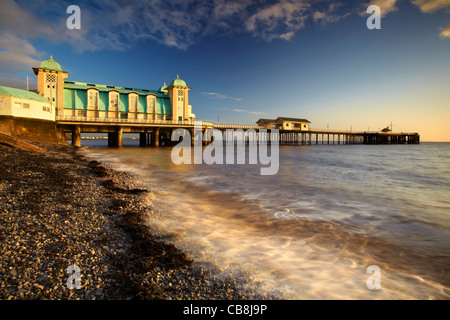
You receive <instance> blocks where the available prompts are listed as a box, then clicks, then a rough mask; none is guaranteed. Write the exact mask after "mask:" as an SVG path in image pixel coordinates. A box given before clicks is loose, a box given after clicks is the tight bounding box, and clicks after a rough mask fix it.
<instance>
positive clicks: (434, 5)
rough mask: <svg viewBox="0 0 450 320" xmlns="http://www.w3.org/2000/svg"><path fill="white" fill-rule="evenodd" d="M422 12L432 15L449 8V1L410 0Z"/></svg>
mask: <svg viewBox="0 0 450 320" xmlns="http://www.w3.org/2000/svg"><path fill="white" fill-rule="evenodd" d="M411 2H412V3H413V4H415V5H416V6H418V7H419V8H420V10H421V11H422V12H426V13H432V12H435V11H437V10H439V9H443V8H447V7H450V0H412V1H411Z"/></svg>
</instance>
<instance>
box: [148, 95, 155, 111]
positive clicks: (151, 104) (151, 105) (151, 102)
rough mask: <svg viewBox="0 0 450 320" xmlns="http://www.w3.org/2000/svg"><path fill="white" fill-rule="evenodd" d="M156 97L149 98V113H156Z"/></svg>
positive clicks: (149, 96)
mask: <svg viewBox="0 0 450 320" xmlns="http://www.w3.org/2000/svg"><path fill="white" fill-rule="evenodd" d="M155 104H156V97H155V96H153V95H148V96H147V113H155Z"/></svg>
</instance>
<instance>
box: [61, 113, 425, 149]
mask: <svg viewBox="0 0 450 320" xmlns="http://www.w3.org/2000/svg"><path fill="white" fill-rule="evenodd" d="M56 127H57V130H58V132H59V133H60V134H61V135H63V136H64V135H65V134H66V133H70V134H71V136H72V145H74V146H81V133H82V132H83V133H108V145H109V146H121V145H122V141H123V140H122V139H123V134H124V133H139V134H140V144H141V145H142V146H147V145H153V146H159V145H162V144H164V145H170V144H172V143H171V141H170V137H171V133H172V132H173V130H176V129H178V128H184V129H186V130H189V131H190V132H191V136H192V137H193V130H194V129H198V128H200V127H201V129H202V131H205V130H206V129H211V128H214V129H217V130H220V131H222V132H225V131H226V130H229V129H231V130H244V131H247V130H255V132H257V133H259V132H260V131H261V130H267V133H268V135H269V136H270V134H272V133H271V129H268V128H266V127H262V126H251V125H237V124H215V123H212V122H200V121H199V122H194V121H168V120H144V119H117V118H86V117H57V118H56ZM268 140H270V138H269V139H268ZM277 140H278V141H279V144H282V145H312V144H418V143H420V136H419V134H418V133H405V132H372V131H344V130H317V129H309V130H279V136H278V139H277Z"/></svg>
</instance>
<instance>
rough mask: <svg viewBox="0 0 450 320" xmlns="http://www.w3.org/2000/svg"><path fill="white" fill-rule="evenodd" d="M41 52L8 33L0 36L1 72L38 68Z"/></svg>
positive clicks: (25, 41) (27, 42)
mask: <svg viewBox="0 0 450 320" xmlns="http://www.w3.org/2000/svg"><path fill="white" fill-rule="evenodd" d="M42 55H43V53H42V52H38V51H37V50H36V48H35V47H34V46H33V45H32V44H31V43H30V42H29V41H27V40H25V39H22V38H20V37H18V36H16V35H13V34H10V33H4V34H1V35H0V66H1V67H2V71H3V72H10V71H22V70H27V71H29V70H31V68H32V67H36V66H39V64H40V63H41V61H40V60H37V59H36V57H41V56H42Z"/></svg>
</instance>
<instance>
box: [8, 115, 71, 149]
mask: <svg viewBox="0 0 450 320" xmlns="http://www.w3.org/2000/svg"><path fill="white" fill-rule="evenodd" d="M0 132H1V133H4V134H7V135H10V136H13V137H17V138H20V139H24V140H28V141H36V142H52V143H61V142H63V141H62V140H61V139H60V138H59V137H58V135H57V132H56V123H55V122H54V121H48V120H39V119H28V118H18V117H12V116H3V115H0Z"/></svg>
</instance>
